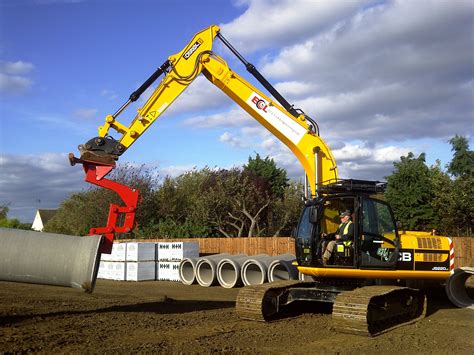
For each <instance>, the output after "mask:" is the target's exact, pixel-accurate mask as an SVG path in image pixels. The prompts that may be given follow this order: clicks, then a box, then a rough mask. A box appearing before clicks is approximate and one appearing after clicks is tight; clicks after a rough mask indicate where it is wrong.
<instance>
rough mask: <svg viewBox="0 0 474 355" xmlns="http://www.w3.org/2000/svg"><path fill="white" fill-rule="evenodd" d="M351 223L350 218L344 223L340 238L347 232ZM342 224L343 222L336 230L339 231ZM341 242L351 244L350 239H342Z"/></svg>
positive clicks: (346, 244)
mask: <svg viewBox="0 0 474 355" xmlns="http://www.w3.org/2000/svg"><path fill="white" fill-rule="evenodd" d="M351 224H352V221H351V220H349V221H348V222H347V223H346V225H345V226H344V230H343V231H342V234H341V238H342V236H343V235H346V234H347V233H349V226H350V225H351ZM343 225H344V223H341V224H340V225H339V227H338V229H337V230H338V231H340V230H341V227H342V226H343ZM343 243H344V245H345V246H347V247H348V246H351V245H352V240H344V241H343Z"/></svg>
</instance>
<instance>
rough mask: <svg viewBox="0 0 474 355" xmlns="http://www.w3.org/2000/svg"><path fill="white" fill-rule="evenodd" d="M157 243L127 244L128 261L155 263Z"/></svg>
mask: <svg viewBox="0 0 474 355" xmlns="http://www.w3.org/2000/svg"><path fill="white" fill-rule="evenodd" d="M155 260H156V243H150V242H146V243H136V242H133V243H127V261H155Z"/></svg>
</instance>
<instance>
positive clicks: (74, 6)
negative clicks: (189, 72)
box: [0, 0, 474, 222]
mask: <svg viewBox="0 0 474 355" xmlns="http://www.w3.org/2000/svg"><path fill="white" fill-rule="evenodd" d="M212 24H216V25H219V26H220V27H221V32H222V34H223V35H224V36H225V37H226V38H227V39H228V40H229V42H231V43H232V45H233V46H234V47H236V48H237V49H238V50H239V51H240V52H241V53H242V54H243V55H244V56H245V57H246V59H247V60H248V61H249V62H251V63H253V64H254V65H255V66H256V67H257V68H258V69H259V70H260V71H261V72H262V73H263V75H264V76H265V77H266V78H267V79H268V80H269V81H270V82H271V83H272V84H273V85H274V86H275V87H276V88H277V89H278V90H279V91H280V92H281V93H282V94H283V96H284V97H285V98H286V99H287V100H288V101H289V102H291V103H292V104H294V105H295V107H297V108H301V109H303V110H304V111H305V112H306V113H307V114H308V115H309V116H311V117H313V118H314V119H315V120H316V121H317V123H318V125H319V127H320V135H321V137H322V138H323V139H324V140H325V141H326V142H327V144H328V145H329V147H330V148H331V150H332V151H333V154H334V156H335V158H336V161H337V164H338V167H339V175H340V177H342V178H359V179H370V180H383V179H384V177H386V176H387V175H390V173H391V172H392V171H393V162H394V161H398V160H399V159H400V157H401V156H403V155H406V154H407V153H408V152H410V151H411V152H413V153H415V154H420V153H422V152H425V153H426V158H427V163H428V164H429V165H431V164H434V163H435V161H436V160H437V159H439V160H440V161H441V163H442V166H445V165H446V164H447V163H448V162H449V161H450V160H451V158H452V152H451V146H450V144H449V139H450V138H452V137H453V136H454V135H456V134H459V135H463V136H465V137H467V138H468V139H469V142H470V146H471V148H472V146H473V142H474V141H473V133H474V132H473V131H474V130H473V128H474V125H473V122H474V119H473V118H474V115H473V113H474V100H473V88H474V80H473V78H474V3H473V2H472V1H463V0H453V1H448V0H426V1H425V0H399V1H389V0H387V1H381V0H367V1H356V0H354V1H343V0H340V1H327V0H326V1H319V0H235V1H231V0H200V1H193V0H189V1H185V0H174V1H173V0H156V1H151V0H109V1H106V0H2V1H0V95H1V96H0V205H8V207H9V209H10V211H9V217H10V218H18V219H20V220H21V221H23V222H32V221H33V218H34V214H35V211H36V209H38V208H57V207H58V206H59V204H60V203H61V201H63V200H64V199H65V198H67V197H68V196H70V194H71V193H74V192H78V191H84V190H85V189H87V188H88V186H87V184H86V183H84V182H83V178H84V174H83V171H82V169H81V168H80V167H78V166H75V167H71V166H70V165H69V162H68V159H67V154H68V153H69V152H73V153H75V155H76V156H78V151H77V146H78V145H79V144H82V143H85V142H86V141H87V140H88V139H90V138H92V137H95V136H96V135H97V128H98V127H99V126H100V125H102V124H103V122H104V119H105V116H106V115H107V114H112V113H114V112H115V111H116V110H117V109H118V108H119V107H120V106H121V105H122V104H123V103H124V102H125V101H126V100H127V99H128V97H129V95H130V94H131V93H132V92H133V91H134V90H135V89H136V88H138V87H139V86H140V85H141V84H142V83H143V82H144V81H145V80H146V79H147V78H148V76H149V75H151V73H153V72H154V71H155V69H156V68H157V67H158V66H159V65H161V64H162V63H163V62H164V61H165V60H166V59H167V58H168V57H169V56H170V55H172V54H174V53H177V52H179V51H180V50H181V49H182V48H183V47H185V46H186V45H187V43H188V42H189V41H190V40H191V38H192V37H193V36H194V34H195V33H196V32H199V31H200V30H202V29H204V28H206V27H208V26H210V25H212ZM213 50H215V51H216V53H218V54H219V55H221V56H222V57H223V58H224V59H225V60H226V61H227V62H228V63H229V66H230V67H231V68H232V69H233V70H234V71H235V72H237V73H238V74H240V75H241V76H244V77H245V78H246V79H247V80H249V81H250V82H252V83H253V84H254V85H256V86H257V87H258V88H259V89H261V87H260V86H259V84H258V83H255V80H253V78H251V77H250V76H249V74H248V73H247V72H246V70H245V68H244V67H243V66H242V64H241V63H240V62H239V61H238V60H236V58H235V57H234V56H233V55H232V54H231V53H230V52H229V51H228V50H226V49H225V48H224V47H223V46H222V45H220V44H219V43H216V44H215V47H214V48H213ZM146 95H150V92H148V93H145V94H144V96H145V98H146ZM144 102H145V99H140V100H139V101H138V102H137V104H136V105H135V106H131V107H129V108H128V109H127V110H126V111H125V112H124V113H122V115H121V116H120V117H119V120H120V122H122V123H127V124H128V123H129V122H130V121H131V120H132V119H133V118H134V117H135V114H136V110H137V109H138V108H139V107H140V106H141V105H143V104H144ZM256 153H259V154H260V155H261V156H264V157H265V156H269V157H271V158H273V159H274V160H275V161H276V163H277V164H278V165H279V166H281V167H284V168H285V169H287V171H288V174H289V176H290V177H292V178H294V179H300V178H301V177H302V176H303V169H302V167H301V166H300V165H299V163H298V161H297V160H296V158H295V157H294V156H293V154H292V153H291V152H290V151H289V149H288V148H286V147H285V146H284V145H282V144H281V143H280V142H279V141H278V140H277V139H275V138H274V137H273V136H272V135H271V134H270V133H269V132H268V131H266V130H265V129H264V128H262V127H260V126H259V125H258V124H257V123H256V121H254V120H253V119H252V118H251V117H250V116H248V114H246V113H245V112H244V111H243V110H242V109H241V108H240V107H239V106H237V105H236V104H235V103H234V102H233V101H231V100H230V99H228V98H227V97H226V96H225V95H224V94H223V93H222V92H220V91H219V89H217V88H216V87H214V86H213V85H212V84H210V83H209V82H207V80H206V79H205V78H204V77H203V76H202V75H201V76H200V77H198V78H197V79H196V80H195V81H194V82H193V83H192V84H191V85H190V86H189V87H188V89H187V90H186V91H185V92H184V93H183V95H182V96H180V97H179V98H178V99H177V100H176V101H175V102H174V103H173V105H172V106H171V107H170V108H169V109H168V110H167V111H166V112H165V113H164V114H163V115H162V116H161V118H160V119H159V120H157V121H156V122H155V124H154V125H153V126H152V127H151V128H150V129H149V130H148V131H147V133H146V134H145V135H143V136H142V137H140V139H139V140H138V141H137V142H136V143H135V144H134V145H133V146H132V147H131V148H130V149H129V150H128V151H127V152H126V153H125V154H124V155H123V156H122V157H121V159H120V163H130V164H134V165H135V164H136V165H141V164H145V165H146V166H147V167H151V168H156V169H157V171H158V173H159V175H160V176H161V177H163V176H166V175H170V176H177V175H179V174H180V173H183V172H185V171H189V170H191V169H200V168H203V167H205V166H209V167H211V168H212V167H219V168H231V167H238V166H242V165H243V164H245V163H246V162H247V160H248V157H249V156H255V154H256Z"/></svg>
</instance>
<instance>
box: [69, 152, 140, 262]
mask: <svg viewBox="0 0 474 355" xmlns="http://www.w3.org/2000/svg"><path fill="white" fill-rule="evenodd" d="M69 160H70V162H71V165H75V164H76V163H80V164H82V165H83V167H84V171H85V173H86V177H85V181H87V182H89V183H91V184H94V185H97V186H100V187H103V188H105V189H108V190H111V191H114V192H116V193H117V194H118V195H119V196H120V198H121V199H122V201H123V202H124V203H125V206H118V205H116V204H113V203H111V204H110V207H109V216H108V218H107V225H106V226H105V227H96V228H91V229H90V230H89V235H95V234H101V235H103V236H104V237H105V238H104V241H103V244H102V245H101V247H100V250H99V251H100V252H101V253H105V254H110V253H111V252H112V244H113V241H114V238H115V233H129V232H130V231H132V230H133V228H134V227H135V212H136V209H137V204H138V199H139V196H140V192H139V191H138V190H137V189H131V188H130V187H128V186H126V185H123V184H120V183H118V182H117V181H113V180H109V179H106V178H105V176H106V175H107V174H108V173H109V172H111V171H112V169H113V168H114V166H110V165H99V164H97V163H92V162H88V161H86V160H82V159H78V158H76V157H74V155H72V153H71V154H70V155H69ZM121 215H122V216H124V218H123V222H122V223H121V224H120V225H118V223H120V220H121V218H119V217H120V216H121Z"/></svg>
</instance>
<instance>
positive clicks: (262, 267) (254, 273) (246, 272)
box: [241, 254, 294, 286]
mask: <svg viewBox="0 0 474 355" xmlns="http://www.w3.org/2000/svg"><path fill="white" fill-rule="evenodd" d="M290 258H294V256H293V255H291V254H283V255H278V256H269V255H266V254H261V255H256V256H253V257H252V258H250V259H248V260H246V261H245V262H244V263H243V264H242V271H241V273H242V281H243V283H244V285H245V286H248V285H261V284H263V283H265V282H267V280H268V278H267V273H268V267H269V266H270V264H271V263H272V262H273V261H275V260H280V259H287V260H289V259H290Z"/></svg>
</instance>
